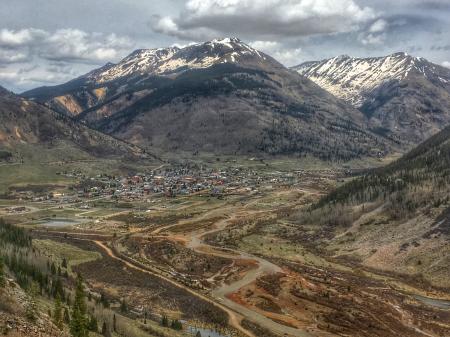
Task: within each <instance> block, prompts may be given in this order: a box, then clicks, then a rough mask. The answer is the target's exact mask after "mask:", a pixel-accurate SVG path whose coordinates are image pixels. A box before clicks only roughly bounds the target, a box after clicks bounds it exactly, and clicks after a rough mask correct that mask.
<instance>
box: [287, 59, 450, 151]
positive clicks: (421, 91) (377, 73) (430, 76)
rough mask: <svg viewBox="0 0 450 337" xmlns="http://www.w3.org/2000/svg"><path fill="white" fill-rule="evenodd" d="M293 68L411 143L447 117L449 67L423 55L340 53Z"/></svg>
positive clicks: (373, 123)
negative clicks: (382, 55)
mask: <svg viewBox="0 0 450 337" xmlns="http://www.w3.org/2000/svg"><path fill="white" fill-rule="evenodd" d="M292 69H293V70H295V71H297V72H299V73H300V74H301V75H302V76H306V77H307V78H309V79H311V80H312V81H314V82H315V83H316V84H318V85H319V86H321V87H322V88H324V89H325V90H327V91H329V92H330V93H332V94H333V95H335V96H337V97H339V98H341V99H343V100H344V101H346V102H347V103H349V104H351V105H353V106H354V107H355V108H357V109H359V110H360V111H362V112H363V113H364V114H365V115H366V116H367V117H368V119H369V120H370V122H369V127H371V128H372V129H379V130H384V131H382V132H385V133H390V134H392V135H393V136H395V137H396V138H397V139H398V140H400V141H401V140H405V141H407V142H408V143H409V144H410V145H411V146H414V145H417V144H418V143H420V142H421V141H423V140H425V139H426V138H428V137H430V136H432V135H433V134H435V133H436V132H438V131H439V130H441V129H442V128H443V127H444V126H445V125H446V124H448V123H450V70H449V69H446V68H444V67H442V66H439V65H436V64H433V63H431V62H429V61H427V60H426V59H424V58H421V57H413V56H410V55H408V54H407V53H403V52H399V53H394V54H391V55H388V56H385V57H373V58H353V57H349V56H346V55H342V56H338V57H334V58H331V59H325V60H322V61H316V62H314V61H313V62H306V63H303V64H301V65H299V66H295V67H293V68H292Z"/></svg>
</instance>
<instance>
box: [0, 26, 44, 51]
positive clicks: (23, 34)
mask: <svg viewBox="0 0 450 337" xmlns="http://www.w3.org/2000/svg"><path fill="white" fill-rule="evenodd" d="M44 36H46V32H45V31H43V30H40V29H33V28H30V29H21V30H10V29H6V28H3V29H1V30H0V46H1V47H18V46H23V45H26V44H29V43H30V42H33V41H34V40H36V39H39V38H42V37H44Z"/></svg>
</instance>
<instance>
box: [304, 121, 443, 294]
mask: <svg viewBox="0 0 450 337" xmlns="http://www.w3.org/2000/svg"><path fill="white" fill-rule="evenodd" d="M449 164H450V127H447V128H445V129H444V130H442V131H441V132H439V133H438V134H436V135H435V136H433V137H432V138H430V139H429V140H427V141H425V142H424V143H422V144H421V145H419V146H418V147H417V148H415V149H414V150H412V151H411V152H409V153H408V154H406V155H405V156H403V157H402V158H401V159H399V160H398V161H396V162H394V163H392V164H390V165H388V166H387V167H384V168H379V169H375V170H373V171H370V172H368V173H366V174H365V175H363V176H362V177H360V178H356V179H354V180H351V181H350V182H348V183H346V184H344V185H342V186H340V187H339V188H337V189H336V190H335V191H334V192H332V193H330V194H329V195H327V196H325V197H323V198H322V199H321V200H320V202H318V203H317V204H316V205H315V206H314V207H313V208H312V209H311V210H309V211H307V212H302V213H301V214H299V215H298V219H297V220H298V223H299V224H301V225H300V228H303V230H304V229H305V228H308V230H309V232H308V234H306V235H303V234H300V235H299V236H298V237H297V238H300V239H301V240H304V239H306V238H308V240H311V239H312V238H313V239H314V240H315V242H316V243H317V247H321V248H322V249H325V250H326V251H328V252H329V253H330V254H331V253H332V254H333V255H334V256H335V257H339V258H342V259H349V260H353V261H357V262H358V263H361V264H362V265H365V266H368V267H373V268H377V269H382V270H385V271H391V272H396V273H402V274H407V275H410V276H414V278H415V280H416V281H420V280H424V282H425V283H429V284H432V285H434V286H439V287H445V288H448V287H450V283H449V280H450V278H449V276H450V274H449V269H448V263H449V256H450V255H449V252H450V247H449V245H448V240H449V238H450V199H449V192H450V169H449V167H450V166H449ZM303 226H305V227H303ZM303 230H302V233H305V232H304V231H303Z"/></svg>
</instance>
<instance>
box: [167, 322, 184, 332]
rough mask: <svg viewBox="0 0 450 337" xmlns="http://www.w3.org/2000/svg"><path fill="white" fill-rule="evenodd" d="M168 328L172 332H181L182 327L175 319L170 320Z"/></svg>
mask: <svg viewBox="0 0 450 337" xmlns="http://www.w3.org/2000/svg"><path fill="white" fill-rule="evenodd" d="M170 327H171V328H172V329H174V330H178V331H180V330H183V325H182V324H181V322H180V321H179V320H177V319H174V320H172V324H171V325H170Z"/></svg>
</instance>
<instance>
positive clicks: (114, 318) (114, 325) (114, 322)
mask: <svg viewBox="0 0 450 337" xmlns="http://www.w3.org/2000/svg"><path fill="white" fill-rule="evenodd" d="M113 331H114V332H116V314H114V315H113Z"/></svg>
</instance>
